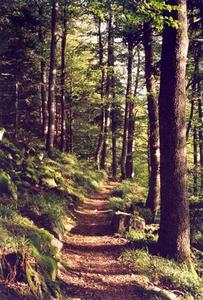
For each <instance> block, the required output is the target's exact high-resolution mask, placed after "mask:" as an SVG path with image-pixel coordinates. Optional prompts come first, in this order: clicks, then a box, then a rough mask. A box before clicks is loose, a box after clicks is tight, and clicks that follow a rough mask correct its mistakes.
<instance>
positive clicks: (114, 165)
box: [111, 95, 117, 179]
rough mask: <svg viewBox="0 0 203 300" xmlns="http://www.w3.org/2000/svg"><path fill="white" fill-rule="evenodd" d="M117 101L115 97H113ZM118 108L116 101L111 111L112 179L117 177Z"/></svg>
mask: <svg viewBox="0 0 203 300" xmlns="http://www.w3.org/2000/svg"><path fill="white" fill-rule="evenodd" d="M113 98H114V99H115V95H114V96H113ZM116 116H117V107H116V104H115V101H114V102H113V103H112V110H111V130H112V177H113V178H114V179H115V178H116V175H117V120H116Z"/></svg>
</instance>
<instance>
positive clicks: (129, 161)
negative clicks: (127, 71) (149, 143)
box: [125, 50, 140, 179]
mask: <svg viewBox="0 0 203 300" xmlns="http://www.w3.org/2000/svg"><path fill="white" fill-rule="evenodd" d="M139 75H140V53H139V50H138V51H137V74H136V79H135V89H134V97H133V98H131V100H130V103H129V121H128V139H127V157H126V166H125V168H126V178H130V179H132V178H133V177H134V162H133V154H134V135H135V98H136V96H137V89H138V82H139Z"/></svg>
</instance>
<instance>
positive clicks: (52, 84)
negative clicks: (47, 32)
mask: <svg viewBox="0 0 203 300" xmlns="http://www.w3.org/2000/svg"><path fill="white" fill-rule="evenodd" d="M57 14H58V1H57V0H54V1H53V5H52V18H51V54H50V69H49V91H48V113H49V120H48V133H47V142H46V150H47V151H48V153H49V154H51V152H52V149H53V147H54V135H55V117H56V111H55V103H56V99H55V88H56V46H57V32H56V30H57Z"/></svg>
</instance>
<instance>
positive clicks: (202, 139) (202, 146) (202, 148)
mask: <svg viewBox="0 0 203 300" xmlns="http://www.w3.org/2000/svg"><path fill="white" fill-rule="evenodd" d="M198 111H199V122H200V126H199V154H200V180H201V181H200V182H201V183H200V187H201V191H203V107H202V100H201V99H198Z"/></svg>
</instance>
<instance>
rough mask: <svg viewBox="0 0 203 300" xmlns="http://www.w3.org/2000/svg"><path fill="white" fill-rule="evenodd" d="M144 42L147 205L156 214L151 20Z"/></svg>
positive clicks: (155, 112) (157, 190)
mask: <svg viewBox="0 0 203 300" xmlns="http://www.w3.org/2000/svg"><path fill="white" fill-rule="evenodd" d="M143 44H144V50H145V78H146V87H147V102H148V119H149V142H148V143H149V157H150V175H149V191H148V197H147V201H146V207H148V208H150V209H151V211H152V212H153V214H154V216H155V215H156V212H157V210H158V208H159V206H160V149H159V118H158V103H157V99H156V90H155V80H154V58H153V40H152V27H151V24H150V23H149V22H146V23H145V24H144V36H143Z"/></svg>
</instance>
